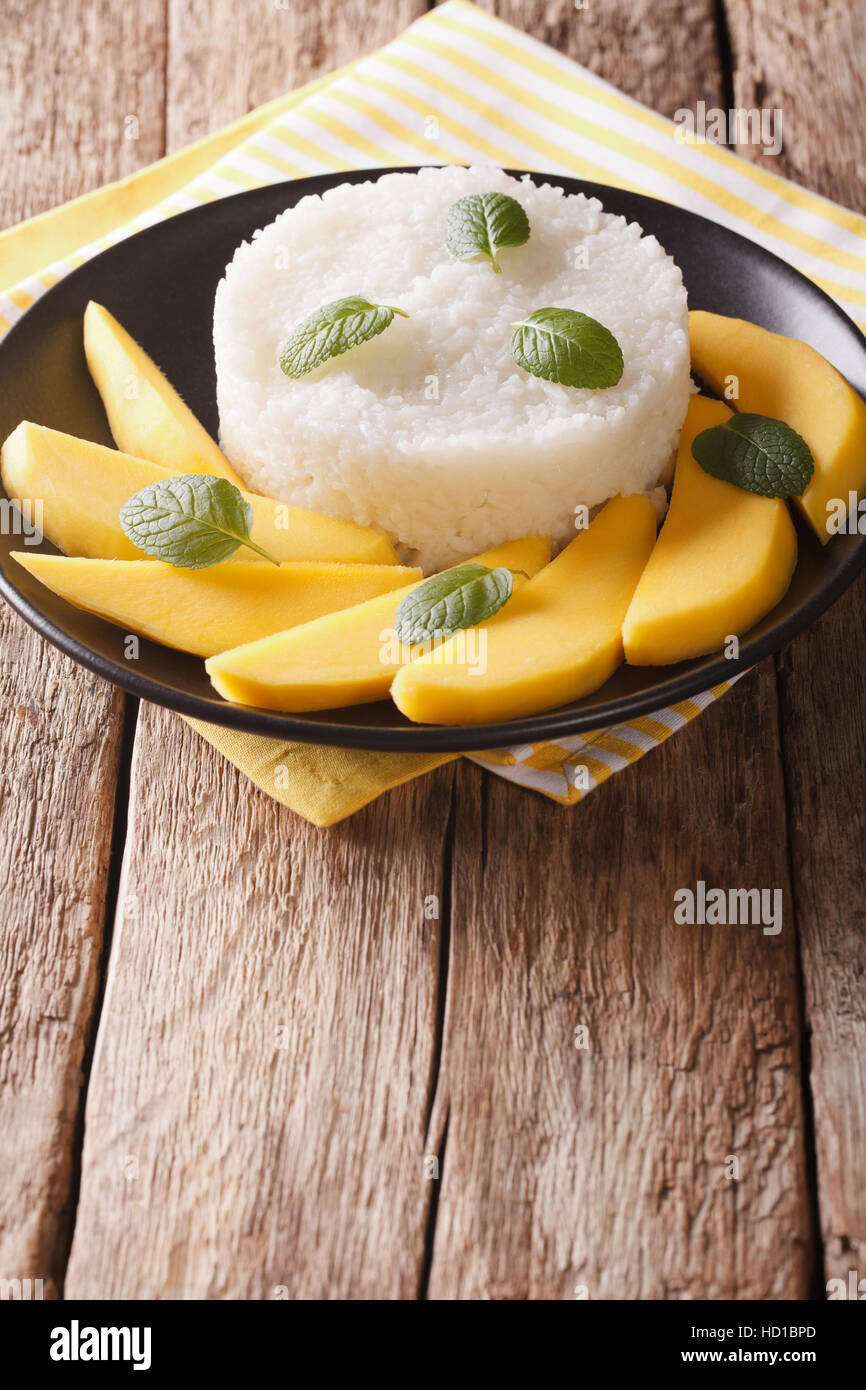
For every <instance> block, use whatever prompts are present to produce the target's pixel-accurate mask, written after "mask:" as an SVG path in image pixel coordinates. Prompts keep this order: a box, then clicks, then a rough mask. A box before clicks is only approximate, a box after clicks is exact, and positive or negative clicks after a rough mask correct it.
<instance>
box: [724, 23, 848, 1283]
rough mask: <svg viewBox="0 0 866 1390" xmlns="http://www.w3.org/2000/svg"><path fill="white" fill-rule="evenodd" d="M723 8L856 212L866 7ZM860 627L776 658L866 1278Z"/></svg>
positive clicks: (842, 611) (823, 1213)
mask: <svg viewBox="0 0 866 1390" xmlns="http://www.w3.org/2000/svg"><path fill="white" fill-rule="evenodd" d="M728 13H729V22H730V29H731V44H732V50H733V56H734V65H735V67H734V71H735V80H734V90H735V94H736V99H737V103H738V105H746V106H751V105H758V106H764V107H769V108H771V109H772V108H774V107H779V108H781V110H782V113H783V131H784V147H783V152H782V156H781V159H780V160H778V161H773V160H769V161H767V163H768V165H772V166H773V167H776V168H777V169H778V172H780V173H784V174H786V175H788V176H789V177H791V178H794V179H796V180H798V181H800V182H802V183H805V184H807V185H809V186H811V187H814V188H815V189H816V190H817V191H818V192H820V193H823V194H825V195H826V196H827V197H830V198H835V199H837V200H838V201H840V202H842V203H844V204H846V205H848V206H851V207H855V208H857V209H858V210H859V211H861V212H864V211H866V196H864V192H863V176H864V170H866V133H864V132H866V88H864V84H863V71H862V63H861V61H860V56H861V55H862V53H863V51H864V46H866V9H864V7H863V6H862V5H828V6H821V7H816V6H814V5H811V4H809V3H808V2H807V0H798V2H797V3H792V4H789V5H786V6H784V7H783V8H779V7H778V6H774V5H772V4H769V3H767V2H766V0H756V2H755V3H751V4H748V5H747V4H745V3H743V2H742V0H729V3H728ZM741 153H743V154H745V155H747V157H750V158H755V157H756V155H755V152H754V150H748V149H744V150H742V151H741ZM864 623H866V585H864V582H863V580H862V579H861V580H860V581H859V582H858V583H857V584H856V585H855V586H854V587H853V589H851V590H850V591H849V592H848V593H847V594H845V596H844V597H843V598H842V599H841V600H840V601H839V603H837V604H836V605H835V607H834V608H833V609H832V610H831V611H830V612H829V613H828V614H826V615H825V617H824V618H822V619H821V621H820V622H819V623H818V624H817V625H816V626H815V627H813V628H811V629H810V630H809V632H807V633H805V634H804V635H803V636H802V637H800V638H798V639H797V641H796V642H794V643H793V644H792V645H791V646H790V647H788V648H787V650H786V651H785V652H784V653H783V655H782V657H781V659H780V661H779V669H780V676H781V681H780V695H781V716H782V734H783V751H784V761H785V769H786V777H787V784H788V810H789V824H790V834H791V848H792V864H793V876H794V886H795V891H796V897H797V921H798V928H799V934H800V942H801V951H802V968H803V982H804V991H805V998H806V1011H807V1021H808V1026H809V1030H810V1035H811V1069H810V1081H811V1097H812V1104H813V1107H814V1129H815V1139H816V1145H817V1169H818V1172H817V1176H818V1195H819V1207H820V1221H821V1234H822V1239H823V1246H824V1252H823V1253H824V1275H825V1277H826V1278H827V1279H830V1278H842V1279H847V1275H848V1271H849V1270H851V1269H856V1270H858V1271H859V1277H860V1278H863V1277H866V1187H864V1183H863V1168H864V1162H866V994H864V988H863V985H864V980H866V930H864V927H866V889H864V881H863V875H862V873H860V872H859V865H860V864H861V862H862V858H863V846H864V842H866V808H864V803H863V796H862V790H861V787H860V778H859V774H858V769H860V768H861V767H862V766H863V759H864V751H866V739H864V732H863V721H862V718H861V715H860V711H861V710H862V709H863V707H864V704H866V674H864V669H863V661H862V640H861V634H862V632H863V628H864Z"/></svg>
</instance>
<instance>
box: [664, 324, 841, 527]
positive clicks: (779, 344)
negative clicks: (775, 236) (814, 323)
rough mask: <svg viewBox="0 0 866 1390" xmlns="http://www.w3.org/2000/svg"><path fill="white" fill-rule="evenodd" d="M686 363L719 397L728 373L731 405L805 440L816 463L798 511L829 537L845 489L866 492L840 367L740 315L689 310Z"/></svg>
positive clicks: (798, 501)
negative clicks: (734, 386) (733, 383)
mask: <svg viewBox="0 0 866 1390" xmlns="http://www.w3.org/2000/svg"><path fill="white" fill-rule="evenodd" d="M689 333H690V336H691V351H692V363H693V365H694V367H695V369H696V371H698V372H699V373H700V375H701V376H702V377H703V379H704V381H706V383H707V385H708V386H711V387H712V388H713V390H714V391H718V393H719V395H720V396H723V395H724V394H725V383H726V378H727V377H730V376H735V377H736V378H737V381H738V383H739V395H738V398H737V399H736V400H734V401H732V402H731V404H732V405H733V406H734V407H735V408H736V409H737V410H744V411H747V412H751V413H754V414H756V415H769V416H771V417H772V419H774V420H784V421H785V423H786V424H787V425H790V426H791V429H793V430H796V431H797V433H798V434H799V435H801V436H802V437H803V439H805V441H806V443H807V444H808V446H809V448H810V450H811V452H812V458H813V459H814V462H815V472H814V474H813V475H812V481H811V483H810V484H809V486H808V487H807V489H806V491H805V492H804V494H803V496H802V497H795V498H794V499H793V500H794V501H795V502H796V504H797V506H798V507H799V508H800V511H801V512H802V513H803V515H804V516H805V517H806V519H807V520H808V521H809V523H810V525H811V526H812V528H813V530H814V531H815V534H816V535H817V537H818V539H819V540H820V541H821V542H822V543H823V544H826V542H827V541H828V540H829V539H830V536H831V534H833V533H832V531H828V529H827V518H828V515H829V514H830V513H831V512H832V513H836V512H837V509H836V508H833V507H832V506H830V504H832V503H833V502H834V500H835V501H839V500H841V501H842V502H843V503H844V504H845V511H846V512H847V510H848V494H849V492H856V493H863V492H866V402H864V401H863V400H861V398H860V396H858V394H857V392H856V391H855V390H854V388H853V386H850V385H849V384H848V382H847V381H846V380H845V378H844V377H843V376H842V375H841V373H840V372H837V371H836V368H835V367H832V366H831V365H830V363H829V362H828V361H827V359H826V358H824V357H822V356H821V354H820V353H819V352H816V351H815V349H814V348H811V347H809V346H808V344H807V343H801V342H798V341H797V339H796V338H783V337H781V336H780V335H779V334H778V333H770V332H768V330H767V329H766V328H759V327H758V326H757V324H754V323H746V321H745V320H744V319H729V318H724V317H723V316H722V315H721V314H708V313H705V312H704V310H702V309H701V310H695V311H693V312H692V313H691V314H689ZM828 507H829V511H828Z"/></svg>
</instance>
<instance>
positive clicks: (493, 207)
mask: <svg viewBox="0 0 866 1390" xmlns="http://www.w3.org/2000/svg"><path fill="white" fill-rule="evenodd" d="M528 240H529V218H528V217H527V216H526V213H525V212H524V210H523V208H522V207H521V205H520V203H518V201H517V199H516V198H509V196H508V194H507V193H470V194H468V195H467V196H466V197H465V198H458V199H457V202H456V203H454V204H453V205H452V207H451V209H450V211H449V213H448V221H447V222H446V223H445V245H446V247H447V248H448V250H449V251H450V252H451V255H452V256H455V257H456V259H457V260H458V261H471V260H473V259H474V258H475V257H476V256H489V257H490V261H491V264H492V266H493V269H494V270H495V271H496V272H497V274H499V272H500V269H501V267H500V265H499V262H498V261H497V259H496V252H497V251H498V250H499V249H500V247H503V246H523V245H524V244H525V243H526V242H527V241H528Z"/></svg>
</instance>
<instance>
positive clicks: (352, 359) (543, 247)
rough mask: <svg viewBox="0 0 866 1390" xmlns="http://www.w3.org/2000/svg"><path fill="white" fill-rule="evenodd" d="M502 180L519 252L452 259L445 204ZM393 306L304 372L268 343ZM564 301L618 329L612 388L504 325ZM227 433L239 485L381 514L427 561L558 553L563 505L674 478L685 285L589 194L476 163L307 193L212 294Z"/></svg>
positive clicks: (368, 518) (567, 509)
mask: <svg viewBox="0 0 866 1390" xmlns="http://www.w3.org/2000/svg"><path fill="white" fill-rule="evenodd" d="M492 191H501V192H504V193H509V194H510V195H511V196H512V197H514V198H516V199H517V200H518V202H520V203H521V204H522V205H523V207H524V209H525V210H526V213H527V215H528V217H529V221H530V226H531V236H530V239H529V241H528V242H527V244H526V245H524V246H521V247H515V248H513V249H511V250H507V249H506V250H503V251H502V252H501V254H500V263H501V266H502V273H501V274H499V275H497V274H495V273H494V271H493V269H492V267H491V265H490V262H489V260H487V259H486V258H480V259H478V260H473V261H458V260H455V259H453V258H452V256H451V255H450V254H449V252H448V251H447V250H446V247H445V223H446V218H447V215H448V211H449V208H450V207H451V205H452V204H453V203H454V202H455V201H456V199H457V198H461V197H463V196H465V195H466V194H468V193H484V192H492ZM355 294H363V295H365V296H366V297H367V298H368V299H370V300H372V301H375V302H378V303H382V304H389V305H396V306H398V307H399V308H400V309H402V310H404V311H405V313H406V314H408V315H409V317H408V318H399V317H398V318H395V320H394V322H393V324H391V326H390V327H389V328H387V329H386V331H385V332H384V333H382V334H381V336H379V337H377V338H374V339H372V340H371V341H369V342H367V343H363V344H362V345H361V346H359V347H357V348H354V349H353V350H352V351H350V352H348V353H346V354H344V355H343V356H341V357H337V358H334V359H332V360H330V361H328V362H325V363H324V364H323V365H322V366H320V367H318V368H316V370H315V371H313V372H311V373H310V374H309V375H308V376H306V377H303V378H301V379H300V380H292V379H290V378H288V377H287V376H285V375H284V374H283V372H282V371H281V370H280V367H279V364H278V349H279V346H280V344H281V342H282V341H283V339H284V338H285V337H286V336H287V335H288V334H289V332H290V331H291V330H292V329H293V328H294V327H295V326H296V325H297V324H298V323H299V322H300V321H301V320H302V319H304V318H306V317H307V315H309V314H311V313H312V312H313V311H314V310H315V309H317V308H319V307H320V306H321V305H322V304H325V303H328V302H330V301H332V300H335V299H340V298H342V297H344V296H347V295H355ZM549 306H556V307H560V308H569V309H578V310H580V311H581V312H583V313H585V314H589V315H590V316H591V317H593V318H595V319H598V320H599V321H600V322H601V323H602V324H604V325H605V327H606V328H608V329H610V331H611V332H612V333H613V334H614V336H615V337H616V339H617V340H618V342H619V344H620V346H621V348H622V352H623V358H624V363H625V369H624V372H623V376H622V379H621V380H620V382H619V383H618V384H617V385H616V386H613V387H608V388H605V389H601V390H584V389H575V388H573V387H569V386H563V385H559V384H556V383H551V382H546V381H543V380H541V379H539V378H537V377H533V376H531V375H529V374H528V373H527V372H525V371H524V370H522V369H521V368H520V367H518V366H517V365H516V363H515V362H514V360H513V358H512V356H511V346H510V345H511V335H512V328H511V325H512V324H513V323H514V322H515V321H516V320H519V319H524V318H526V317H527V316H528V315H529V314H531V313H532V312H534V311H535V310H536V309H540V308H546V307H549ZM214 347H215V353H216V369H217V395H218V403H219V418H220V442H221V445H222V447H223V449H224V451H225V453H226V454H227V455H228V457H229V458H230V459H231V461H232V463H233V464H234V466H235V468H236V469H237V471H238V473H239V474H240V475H241V476H242V477H243V478H244V480H245V481H246V483H247V484H248V486H249V487H250V488H251V489H252V490H254V491H256V492H261V493H266V494H268V495H269V496H271V497H276V498H279V499H281V500H282V501H285V502H289V503H292V504H293V505H295V506H299V507H308V508H311V509H313V510H315V511H318V512H325V513H327V514H329V515H331V516H337V517H342V518H344V519H345V520H350V521H356V522H359V523H361V524H362V525H370V526H378V527H379V528H381V529H382V530H384V531H386V532H387V534H388V535H389V536H390V538H391V539H392V540H393V541H394V542H395V543H397V544H399V545H400V546H401V547H402V548H403V551H404V553H405V555H406V558H407V559H412V560H413V561H415V562H416V563H418V564H420V565H422V566H423V567H424V569H425V571H433V570H436V569H441V568H442V567H443V566H446V565H450V564H454V563H457V562H459V561H460V560H462V559H465V558H466V557H468V556H470V555H473V554H475V553H476V552H477V551H480V550H484V549H487V548H489V547H491V546H493V545H497V544H499V543H500V542H502V541H505V540H511V539H515V538H517V537H519V536H524V535H528V534H530V533H549V534H550V535H551V536H552V537H553V539H554V542H555V544H556V545H562V544H564V543H565V542H566V541H568V540H569V539H570V538H571V537H572V536H573V535H574V534H575V532H574V525H575V509H576V508H582V507H587V508H589V509H590V510H591V509H592V508H594V507H597V506H599V505H600V504H601V503H603V502H605V501H606V500H607V499H608V498H609V497H612V496H614V495H615V494H617V493H623V494H627V493H633V492H645V493H652V492H653V491H654V490H655V489H656V488H657V487H658V485H659V484H660V483H661V482H663V481H664V480H665V479H666V478H667V477H668V476H669V472H670V468H671V464H672V458H673V452H674V447H675V444H676V440H677V436H678V433H679V430H680V426H681V424H682V421H683V417H684V415H685V411H686V405H687V402H688V397H689V390H690V387H689V346H688V317H687V305H686V292H685V289H684V287H683V283H682V276H681V274H680V271H679V270H678V268H677V266H676V265H675V264H674V262H673V261H672V260H671V258H670V257H669V256H668V255H667V254H666V253H665V251H664V250H663V248H662V247H661V246H660V245H659V243H658V241H656V239H655V237H652V236H644V235H643V234H642V231H641V228H640V227H639V226H637V224H635V223H628V222H626V221H625V219H624V218H622V217H614V216H612V215H611V214H609V213H606V212H605V211H604V209H603V207H602V205H601V203H600V202H598V201H597V199H594V198H586V197H584V196H583V195H578V196H570V195H566V194H565V193H563V192H562V191H561V190H560V189H557V188H555V187H553V186H550V185H541V186H536V185H535V184H533V183H532V182H531V181H530V180H529V179H528V178H520V179H515V178H512V177H510V176H509V175H507V174H505V173H504V172H503V171H502V170H501V169H497V168H494V167H491V166H482V167H474V168H470V169H465V168H459V167H447V168H442V169H439V168H429V169H422V170H421V171H420V172H419V173H417V174H388V175H386V176H384V177H383V178H380V179H378V180H376V181H374V182H368V183H360V184H341V185H339V186H338V187H336V188H333V189H331V190H330V191H329V192H327V193H325V194H324V195H323V196H322V197H307V198H304V199H302V201H301V202H300V203H298V205H297V206H296V207H294V208H290V209H289V210H288V211H287V212H284V213H283V214H281V216H279V217H278V218H277V219H276V220H275V221H274V222H272V223H271V224H270V225H269V226H268V227H265V228H264V230H263V231H261V232H259V233H257V235H256V236H255V237H254V238H253V240H252V241H251V242H245V243H243V244H242V245H241V246H240V247H239V248H238V250H237V251H236V253H235V255H234V258H233V260H232V262H231V264H230V265H229V266H228V268H227V270H226V274H225V278H224V279H223V280H222V282H221V283H220V285H219V288H218V290H217V295H216V305H215V310H214Z"/></svg>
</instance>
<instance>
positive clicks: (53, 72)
mask: <svg viewBox="0 0 866 1390" xmlns="http://www.w3.org/2000/svg"><path fill="white" fill-rule="evenodd" d="M2 29H3V40H4V41H3V43H2V44H0V132H2V136H3V158H4V166H3V167H4V176H3V179H2V180H0V226H3V227H6V226H10V225H11V224H12V223H14V222H20V221H23V219H24V218H25V217H31V216H33V214H35V213H37V212H42V211H43V210H44V209H46V208H50V207H56V206H57V204H58V203H63V202H65V201H66V200H67V199H68V198H74V197H76V196H77V195H78V194H79V193H85V192H87V191H88V190H89V189H91V188H97V187H98V186H99V185H100V184H103V183H107V182H109V181H110V180H111V179H118V178H121V177H122V176H123V175H124V174H129V173H132V172H133V170H135V169H138V168H141V166H142V165H144V164H149V163H150V162H151V161H152V160H154V159H159V157H160V155H162V153H163V151H164V141H165V126H164V112H165V85H164V81H163V71H164V67H165V22H164V13H163V0H141V3H137V4H135V5H129V4H126V3H124V0H88V3H87V4H86V5H84V4H81V5H70V4H69V3H68V2H67V0H40V3H39V4H38V5H33V4H30V3H29V0H6V3H4V6H3V17H2ZM2 283H4V277H3V274H2V268H0V284H2Z"/></svg>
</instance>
